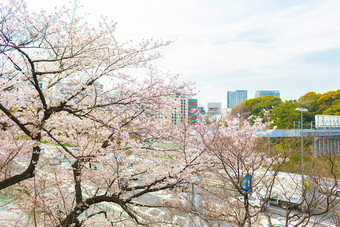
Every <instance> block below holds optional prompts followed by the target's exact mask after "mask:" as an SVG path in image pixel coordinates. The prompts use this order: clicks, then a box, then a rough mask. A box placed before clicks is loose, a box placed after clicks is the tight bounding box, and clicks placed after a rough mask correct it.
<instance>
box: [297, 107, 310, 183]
mask: <svg viewBox="0 0 340 227" xmlns="http://www.w3.org/2000/svg"><path fill="white" fill-rule="evenodd" d="M295 110H296V111H300V113H301V177H302V188H303V187H304V181H305V178H304V176H303V112H308V110H307V109H302V108H296V109H295Z"/></svg>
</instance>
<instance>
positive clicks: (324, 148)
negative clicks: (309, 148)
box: [267, 129, 340, 156]
mask: <svg viewBox="0 0 340 227" xmlns="http://www.w3.org/2000/svg"><path fill="white" fill-rule="evenodd" d="M303 136H304V137H313V154H314V156H325V155H328V154H340V129H304V130H303ZM267 137H301V130H300V129H290V130H280V129H278V130H274V131H273V132H272V133H271V134H269V135H267Z"/></svg>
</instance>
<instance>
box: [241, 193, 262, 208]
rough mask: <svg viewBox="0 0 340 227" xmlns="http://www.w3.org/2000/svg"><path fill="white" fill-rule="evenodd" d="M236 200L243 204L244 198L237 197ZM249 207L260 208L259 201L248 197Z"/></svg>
mask: <svg viewBox="0 0 340 227" xmlns="http://www.w3.org/2000/svg"><path fill="white" fill-rule="evenodd" d="M238 200H239V201H241V202H242V203H243V202H244V197H243V196H240V197H238ZM249 205H250V206H252V207H256V208H260V207H261V200H259V199H258V198H256V197H254V196H249Z"/></svg>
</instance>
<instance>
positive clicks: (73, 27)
mask: <svg viewBox="0 0 340 227" xmlns="http://www.w3.org/2000/svg"><path fill="white" fill-rule="evenodd" d="M0 9H1V14H0V15H1V17H0V20H1V27H0V62H1V63H0V64H1V67H0V68H1V71H0V76H1V77H0V80H1V81H0V97H1V101H0V110H1V112H0V135H1V136H0V138H1V139H0V146H1V154H0V155H1V162H0V167H1V171H0V189H1V193H2V194H7V195H10V196H11V197H12V198H14V199H13V201H12V204H15V205H16V206H18V207H19V208H20V209H21V210H22V211H23V212H24V214H25V215H24V216H25V218H23V219H22V222H23V223H26V222H27V223H29V225H35V226H42V225H44V226H52V225H55V226H70V225H75V226H81V225H83V224H90V223H92V222H96V223H99V224H100V223H102V224H103V225H110V224H111V225H113V224H115V223H117V222H120V223H121V224H124V223H125V224H127V225H131V223H134V224H136V223H138V224H146V223H148V220H147V217H145V216H143V214H140V213H138V211H137V210H136V207H138V206H151V205H152V204H147V202H143V196H144V195H146V194H148V193H151V192H155V191H160V190H164V189H167V188H174V187H177V186H178V185H180V184H181V183H182V180H183V179H185V178H187V176H189V175H190V173H191V172H192V171H194V170H195V169H196V166H199V160H200V159H199V156H200V154H199V153H197V152H195V150H194V149H193V144H195V143H194V141H193V140H194V136H193V127H194V126H192V125H189V124H187V123H186V122H183V124H182V125H174V124H172V123H171V114H172V110H173V108H174V107H175V105H176V101H175V95H176V94H177V93H181V94H183V95H190V94H191V88H190V87H189V86H188V84H183V83H178V82H177V76H171V75H162V74H161V73H160V72H158V71H157V70H155V69H154V68H153V66H152V65H151V61H152V60H154V59H156V58H158V57H159V54H158V52H157V50H158V49H159V48H161V47H163V46H165V45H167V44H168V43H167V42H159V41H153V40H145V41H143V42H141V43H139V44H133V43H130V42H127V43H119V42H118V41H117V40H116V39H115V27H116V24H115V23H111V22H107V21H103V22H102V23H99V24H98V25H96V26H94V25H90V24H88V23H87V22H86V21H85V20H84V18H82V17H79V16H77V9H76V8H75V9H72V10H70V9H62V10H59V11H57V12H55V13H53V14H49V13H47V12H41V13H35V12H31V11H30V10H29V9H28V8H27V7H26V3H25V2H24V1H15V0H10V1H8V2H7V4H4V3H1V4H0ZM131 68H132V69H134V71H133V73H129V72H131V71H129V70H128V69H131ZM136 69H137V70H138V69H143V70H144V71H143V72H145V71H146V70H147V71H148V73H147V74H146V75H143V74H140V72H139V73H134V72H135V71H136ZM103 83H104V84H105V85H106V86H105V88H104V87H103V85H102V84H103ZM103 207H106V208H105V209H104V208H103ZM109 211H110V212H109ZM14 218H16V217H14Z"/></svg>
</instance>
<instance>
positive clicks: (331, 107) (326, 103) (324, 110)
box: [317, 89, 340, 115]
mask: <svg viewBox="0 0 340 227" xmlns="http://www.w3.org/2000/svg"><path fill="white" fill-rule="evenodd" d="M317 105H318V111H317V113H319V114H330V115H339V114H340V89H339V90H337V91H328V92H325V93H324V94H322V95H321V96H320V97H319V98H318V100H317Z"/></svg>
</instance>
